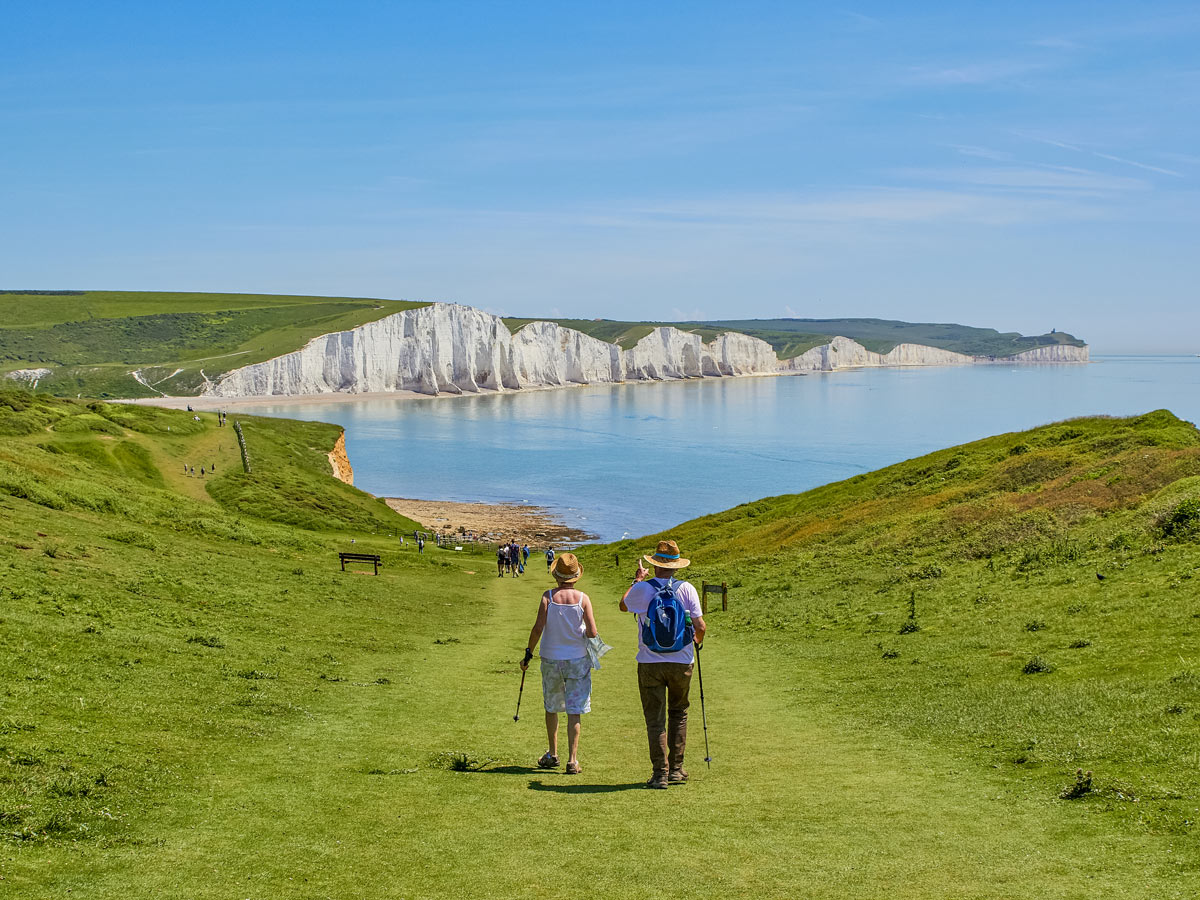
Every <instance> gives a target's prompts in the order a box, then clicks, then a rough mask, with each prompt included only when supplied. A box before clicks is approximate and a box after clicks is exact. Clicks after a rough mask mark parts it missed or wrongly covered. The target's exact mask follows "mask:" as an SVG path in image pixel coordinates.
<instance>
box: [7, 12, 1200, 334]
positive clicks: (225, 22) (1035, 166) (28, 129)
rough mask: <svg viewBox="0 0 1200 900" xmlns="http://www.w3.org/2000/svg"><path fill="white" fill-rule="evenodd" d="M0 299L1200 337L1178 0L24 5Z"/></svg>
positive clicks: (1199, 80)
mask: <svg viewBox="0 0 1200 900" xmlns="http://www.w3.org/2000/svg"><path fill="white" fill-rule="evenodd" d="M4 18H5V20H6V21H5V28H4V31H3V33H2V34H0V136H2V137H3V140H0V211H2V213H3V215H0V287H4V288H93V289H101V288H103V289H129V290H206V291H207V290H213V291H263V292H271V293H308V294H337V295H358V296H379V297H395V298H409V299H426V300H455V301H459V302H463V303H469V304H471V305H474V306H479V307H483V308H486V309H490V310H492V311H496V312H503V313H505V314H514V315H516V314H519V315H533V316H537V315H547V316H548V315H562V316H581V317H596V316H605V317H609V318H639V319H640V318H658V319H670V318H681V317H682V318H719V317H729V316H738V317H774V316H787V315H797V316H818V317H823V316H880V317H887V318H899V319H909V320H921V321H931V320H932V321H957V322H964V323H968V324H974V325H986V326H993V327H997V328H1001V329H1004V330H1019V331H1024V332H1026V333H1040V332H1043V331H1047V330H1049V329H1050V328H1058V329H1060V330H1066V331H1071V332H1073V333H1076V334H1079V335H1080V336H1081V337H1084V338H1085V339H1087V340H1089V341H1090V342H1091V343H1092V345H1093V349H1094V351H1096V352H1143V351H1151V352H1175V351H1181V352H1188V353H1195V352H1200V311H1198V309H1197V308H1198V307H1200V303H1197V302H1196V301H1197V293H1198V292H1197V288H1196V286H1197V284H1198V283H1200V240H1198V238H1200V203H1198V202H1197V201H1198V200H1200V194H1198V192H1197V179H1198V178H1200V109H1198V108H1197V107H1198V103H1197V101H1198V99H1200V54H1198V53H1197V51H1196V47H1197V46H1198V45H1197V39H1198V37H1200V9H1198V8H1197V7H1196V5H1195V4H1194V3H1154V2H1150V3H1143V4H1137V5H1135V4H1130V3H1103V2H1100V3H1095V2H1092V3H1036V4H1035V3H1028V4H1026V3H996V4H965V3H956V4H950V3H946V4H932V3H929V4H921V3H907V4H852V5H848V6H845V7H838V6H836V5H830V4H826V3H821V4H817V3H754V2H743V3H736V4H735V3H703V2H690V3H670V2H667V3H655V4H647V3H636V4H634V3H620V2H610V3H604V4H572V3H553V4H549V3H548V4H541V3H532V2H523V3H498V2H494V3H452V2H442V3H396V2H393V3H385V2H371V3H364V2H345V3H338V4H333V3H306V2H303V0H296V2H289V3H268V2H258V3H253V4H247V3H240V2H239V3H225V2H209V3H205V4H190V3H169V4H167V3H135V2H124V3H123V2H119V0H109V2H105V3H91V2H89V3H55V2H53V0H46V2H39V3H33V2H29V0H18V2H15V3H13V4H6V7H5V16H4Z"/></svg>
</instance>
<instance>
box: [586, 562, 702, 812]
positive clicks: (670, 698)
mask: <svg viewBox="0 0 1200 900" xmlns="http://www.w3.org/2000/svg"><path fill="white" fill-rule="evenodd" d="M564 555H565V554H564ZM644 559H645V560H646V562H647V563H649V564H650V565H651V566H653V567H654V577H653V578H650V579H647V578H646V576H647V575H649V574H650V573H649V571H648V570H647V569H646V568H645V567H644V566H643V565H642V562H641V560H638V568H637V574H636V575H635V576H634V581H633V584H632V585H631V586H630V588H629V590H628V591H626V592H625V596H624V597H622V598H621V612H632V613H636V614H637V623H638V652H637V664H638V690H639V692H640V693H641V695H642V713H643V715H644V716H645V719H646V738H647V741H648V742H649V745H650V764H651V766H652V767H653V772H652V774H651V775H650V780H649V781H647V782H646V787H648V788H658V789H665V788H666V787H667V785H668V784H683V783H684V782H685V781H687V779H688V773H687V772H686V771H685V770H684V768H683V751H684V748H685V747H686V746H687V717H688V689H689V688H690V687H691V683H692V663H693V661H694V659H695V651H694V650H693V645H694V646H699V645H700V644H701V643H703V642H704V631H705V625H704V617H703V612H702V611H701V608H700V596H699V595H698V594H697V593H696V589H695V588H694V587H692V585H690V584H688V582H686V581H676V580H675V573H676V572H677V571H678V570H679V569H683V568H685V567H686V566H688V565H689V564H690V563H691V560H687V559H682V558H680V555H679V545H678V544H676V543H675V542H674V541H659V542H658V548H657V549H656V550H655V551H654V553H653V554H652V555H650V556H646V557H644ZM664 718H665V720H666V727H665V728H664V725H663V722H664Z"/></svg>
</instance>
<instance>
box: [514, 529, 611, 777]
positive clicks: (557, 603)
mask: <svg viewBox="0 0 1200 900" xmlns="http://www.w3.org/2000/svg"><path fill="white" fill-rule="evenodd" d="M550 574H551V575H553V576H554V580H555V581H556V582H558V587H556V588H551V589H550V590H548V591H546V593H544V594H542V600H541V603H540V604H539V605H538V611H537V618H535V619H534V621H533V628H532V629H531V630H530V632H529V645H528V646H527V647H526V648H525V658H524V659H523V660H521V671H522V672H524V671H525V670H526V669H528V668H529V661H530V660H531V659H533V648H534V647H536V646H537V645H538V641H539V640H542V638H545V640H542V649H541V651H540V652H539V653H538V656H539V658H540V660H541V667H542V700H543V704H544V706H545V707H546V740H547V742H548V745H549V746H548V747H547V749H546V752H545V753H543V754H542V756H541V758H540V759H539V760H538V761H537V765H538V768H539V769H557V768H558V714H559V713H561V712H565V713H566V714H567V752H568V754H569V755H568V757H567V774H568V775H578V774H579V773H580V772H582V771H583V770H582V769H580V768H579V732H580V719H581V717H582V715H583V714H584V713H587V712H591V711H592V659H591V657H590V656H589V655H588V638H594V637H596V636H597V631H596V619H595V616H594V615H593V613H592V601H591V600H590V599H589V598H588V595H587V594H585V593H583V592H582V591H579V590H576V588H575V582H577V581H578V580H579V578H580V577H581V576H582V575H583V567H582V566H581V565H579V560H578V559H576V558H575V554H573V553H564V554H563V555H562V556H560V557H559V558H558V562H557V563H556V564H555V566H554V569H553V571H552V572H551V573H550Z"/></svg>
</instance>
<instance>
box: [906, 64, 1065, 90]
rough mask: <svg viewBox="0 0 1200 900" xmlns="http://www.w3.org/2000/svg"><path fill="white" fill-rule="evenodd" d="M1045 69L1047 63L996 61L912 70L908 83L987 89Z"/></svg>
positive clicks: (918, 67)
mask: <svg viewBox="0 0 1200 900" xmlns="http://www.w3.org/2000/svg"><path fill="white" fill-rule="evenodd" d="M1045 68H1047V64H1046V63H1044V62H1035V61H1032V60H994V61H992V62H978V63H967V64H966V65H961V66H913V67H912V68H911V69H909V78H908V80H909V81H910V83H913V84H919V85H931V86H951V87H952V86H955V85H985V84H993V83H997V82H1004V81H1012V80H1013V79H1015V78H1020V77H1022V76H1024V75H1029V74H1030V73H1032V72H1036V71H1039V70H1041V69H1045Z"/></svg>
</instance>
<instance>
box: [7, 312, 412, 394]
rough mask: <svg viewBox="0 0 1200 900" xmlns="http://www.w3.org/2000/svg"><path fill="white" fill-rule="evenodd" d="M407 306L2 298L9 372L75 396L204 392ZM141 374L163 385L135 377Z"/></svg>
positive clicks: (43, 388) (52, 390)
mask: <svg viewBox="0 0 1200 900" xmlns="http://www.w3.org/2000/svg"><path fill="white" fill-rule="evenodd" d="M424 305H426V304H423V303H412V302H408V301H402V300H371V299H363V298H350V297H290V296H280V295H272V294H169V293H153V292H136V291H66V292H60V293H55V292H51V291H9V292H4V291H0V374H3V373H4V372H6V371H12V370H14V369H34V368H50V369H51V370H52V372H51V374H50V375H49V376H47V377H45V378H44V379H42V380H41V381H40V382H39V384H38V388H39V390H44V391H48V392H50V393H54V394H58V395H60V396H62V395H68V396H75V395H76V394H79V393H82V394H84V395H85V396H100V397H109V396H111V397H154V396H157V395H158V394H160V393H162V394H180V395H187V394H196V393H198V392H199V391H200V389H201V388H202V387H203V385H204V377H205V376H207V377H208V378H210V379H211V378H214V377H215V376H217V375H220V374H221V373H223V372H226V371H228V370H230V369H235V368H238V367H240V366H245V365H249V364H251V363H255V362H261V361H262V360H265V359H271V358H272V357H275V356H279V355H281V354H283V353H288V352H290V351H292V350H296V349H298V348H300V347H302V346H304V344H306V343H307V342H308V341H310V340H312V339H313V338H315V337H319V336H320V335H322V334H329V333H330V332H335V331H345V330H347V329H350V328H355V327H357V326H359V325H364V324H366V323H367V322H373V321H375V320H377V319H382V318H383V317H384V316H389V315H392V314H393V313H397V312H400V311H402V310H405V309H412V308H414V307H417V306H424ZM135 369H136V370H140V371H141V372H142V376H143V378H144V379H145V380H146V381H147V382H149V383H150V384H152V385H153V386H154V387H153V388H150V387H146V386H145V385H143V384H141V383H139V382H138V381H137V380H136V379H135V378H134V377H133V376H132V375H131V374H130V372H131V371H132V370H135Z"/></svg>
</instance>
